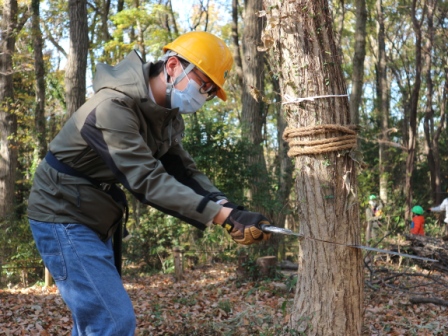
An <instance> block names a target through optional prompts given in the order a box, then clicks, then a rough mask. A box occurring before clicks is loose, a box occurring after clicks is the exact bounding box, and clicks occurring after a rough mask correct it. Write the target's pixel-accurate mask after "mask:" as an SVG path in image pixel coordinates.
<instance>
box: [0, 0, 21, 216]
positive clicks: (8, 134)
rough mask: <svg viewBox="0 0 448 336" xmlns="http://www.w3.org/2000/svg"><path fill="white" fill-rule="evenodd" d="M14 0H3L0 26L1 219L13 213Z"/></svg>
mask: <svg viewBox="0 0 448 336" xmlns="http://www.w3.org/2000/svg"><path fill="white" fill-rule="evenodd" d="M17 12H18V6H17V0H4V1H3V11H2V20H1V23H0V25H1V29H0V223H3V222H4V221H5V220H8V219H10V217H11V216H12V215H13V214H14V185H15V181H16V176H15V174H16V166H17V144H16V139H15V137H16V132H17V117H16V114H15V113H14V106H15V104H14V89H13V61H12V56H13V54H14V52H15V43H16V36H17V34H18V32H17V30H18V27H17Z"/></svg>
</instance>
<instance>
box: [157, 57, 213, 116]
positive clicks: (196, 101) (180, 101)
mask: <svg viewBox="0 0 448 336" xmlns="http://www.w3.org/2000/svg"><path fill="white" fill-rule="evenodd" d="M193 68H194V65H193V64H190V65H189V66H188V67H187V69H184V68H183V67H182V70H183V73H182V74H180V75H179V76H178V77H177V78H176V79H175V80H173V82H172V83H168V84H167V87H166V96H167V99H169V101H170V103H171V108H179V113H183V114H188V113H195V112H196V111H197V110H199V109H200V108H201V107H202V106H203V105H204V104H205V101H206V100H207V94H206V93H204V94H202V93H200V92H199V89H200V86H199V84H198V83H196V82H195V81H194V80H191V79H190V78H188V76H187V73H188V72H190V71H191V70H192V69H193ZM164 71H165V76H166V78H167V81H168V74H167V73H166V68H164ZM184 77H187V78H188V84H187V87H186V88H185V89H183V90H182V91H181V90H178V89H176V88H175V87H174V86H175V85H176V84H177V83H179V82H180V81H181V80H182V79H183V78H184Z"/></svg>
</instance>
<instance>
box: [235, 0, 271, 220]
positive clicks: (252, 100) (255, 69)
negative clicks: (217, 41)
mask: <svg viewBox="0 0 448 336" xmlns="http://www.w3.org/2000/svg"><path fill="white" fill-rule="evenodd" d="M262 5H263V1H262V0H247V1H245V15H244V31H243V38H242V50H243V52H242V57H241V61H242V70H243V71H242V73H243V81H242V82H243V88H242V98H241V102H242V111H241V132H242V134H243V136H244V137H246V138H247V140H248V141H249V143H250V144H252V146H251V147H250V149H249V152H248V155H247V164H248V167H249V169H250V170H251V172H252V174H251V176H253V178H252V180H251V181H250V195H249V198H250V200H251V201H252V204H251V205H252V208H253V209H254V210H257V211H260V212H262V213H266V212H267V211H266V204H267V203H269V188H268V187H269V184H268V183H266V178H267V176H268V174H267V169H266V162H265V157H264V153H263V126H264V124H265V122H266V111H267V109H266V106H265V104H264V103H263V101H262V95H263V91H264V71H263V70H264V52H258V49H257V46H258V45H259V43H260V36H261V32H262V29H263V21H262V19H260V18H259V17H258V16H257V13H258V12H259V11H261V10H262V8H263V6H262Z"/></svg>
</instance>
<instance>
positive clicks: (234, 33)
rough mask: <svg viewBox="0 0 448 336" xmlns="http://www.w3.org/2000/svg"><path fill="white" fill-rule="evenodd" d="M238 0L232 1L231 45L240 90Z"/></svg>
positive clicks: (241, 73) (241, 81) (241, 74)
mask: <svg viewBox="0 0 448 336" xmlns="http://www.w3.org/2000/svg"><path fill="white" fill-rule="evenodd" d="M238 18H239V15H238V0H232V44H233V59H234V61H235V65H234V69H235V71H236V74H237V80H238V84H239V85H240V89H242V88H243V85H244V84H243V62H242V61H241V52H240V36H239V31H238Z"/></svg>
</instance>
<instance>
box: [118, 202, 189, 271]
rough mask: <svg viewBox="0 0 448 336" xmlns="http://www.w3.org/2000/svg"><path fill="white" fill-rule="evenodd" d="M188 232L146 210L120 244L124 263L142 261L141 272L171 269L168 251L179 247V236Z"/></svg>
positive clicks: (175, 222) (167, 217)
mask: <svg viewBox="0 0 448 336" xmlns="http://www.w3.org/2000/svg"><path fill="white" fill-rule="evenodd" d="M187 230H188V228H187V226H186V225H185V224H181V223H180V221H179V220H178V219H176V218H174V217H171V216H166V215H164V214H163V213H161V212H159V211H156V210H154V211H149V212H148V213H147V214H145V215H142V217H141V218H140V224H139V226H138V227H137V228H136V229H135V230H133V231H132V237H131V238H130V240H129V241H128V242H125V243H124V244H123V245H124V254H123V255H124V257H125V258H126V259H127V262H128V263H134V264H139V263H141V262H144V265H143V267H142V269H143V270H146V271H151V270H162V271H163V272H165V273H166V272H171V271H172V270H173V260H172V257H171V255H172V249H173V247H174V246H179V241H180V237H181V236H182V235H183V234H184V233H186V232H187Z"/></svg>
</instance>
